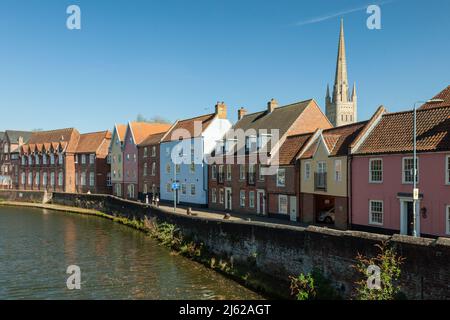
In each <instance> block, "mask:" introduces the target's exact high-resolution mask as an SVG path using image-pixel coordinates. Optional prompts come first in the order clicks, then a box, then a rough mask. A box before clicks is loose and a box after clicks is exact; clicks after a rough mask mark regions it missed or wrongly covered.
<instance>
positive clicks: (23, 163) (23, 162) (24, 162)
mask: <svg viewBox="0 0 450 320" xmlns="http://www.w3.org/2000/svg"><path fill="white" fill-rule="evenodd" d="M25 164H26V160H25V156H22V165H23V166H24V165H25Z"/></svg>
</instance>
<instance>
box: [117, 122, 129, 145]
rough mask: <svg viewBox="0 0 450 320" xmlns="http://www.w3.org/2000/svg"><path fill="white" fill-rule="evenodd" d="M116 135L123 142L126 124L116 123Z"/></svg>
mask: <svg viewBox="0 0 450 320" xmlns="http://www.w3.org/2000/svg"><path fill="white" fill-rule="evenodd" d="M116 128H117V135H118V138H119V140H120V141H122V142H123V139H125V133H126V132H127V125H126V124H117V125H116Z"/></svg>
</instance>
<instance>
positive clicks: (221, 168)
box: [219, 164, 223, 182]
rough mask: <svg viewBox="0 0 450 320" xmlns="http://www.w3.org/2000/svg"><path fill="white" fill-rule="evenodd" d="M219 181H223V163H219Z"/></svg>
mask: <svg viewBox="0 0 450 320" xmlns="http://www.w3.org/2000/svg"><path fill="white" fill-rule="evenodd" d="M219 182H223V165H222V164H221V165H219Z"/></svg>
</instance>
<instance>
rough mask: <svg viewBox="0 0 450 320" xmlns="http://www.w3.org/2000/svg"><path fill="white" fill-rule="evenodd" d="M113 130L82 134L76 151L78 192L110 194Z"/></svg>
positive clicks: (76, 187) (76, 184)
mask: <svg viewBox="0 0 450 320" xmlns="http://www.w3.org/2000/svg"><path fill="white" fill-rule="evenodd" d="M110 144H111V132H109V131H101V132H92V133H85V134H81V135H80V140H79V141H78V145H77V149H76V153H75V174H76V176H75V189H76V192H78V193H87V192H90V193H98V194H110V193H111V192H112V184H111V165H110V162H109V157H108V153H109V146H110Z"/></svg>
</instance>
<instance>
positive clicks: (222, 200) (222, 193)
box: [219, 188, 225, 204]
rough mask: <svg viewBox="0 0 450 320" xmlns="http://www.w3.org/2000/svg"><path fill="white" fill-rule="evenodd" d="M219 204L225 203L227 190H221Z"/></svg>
mask: <svg viewBox="0 0 450 320" xmlns="http://www.w3.org/2000/svg"><path fill="white" fill-rule="evenodd" d="M219 203H220V204H224V203H225V190H224V189H223V188H220V189H219Z"/></svg>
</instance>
